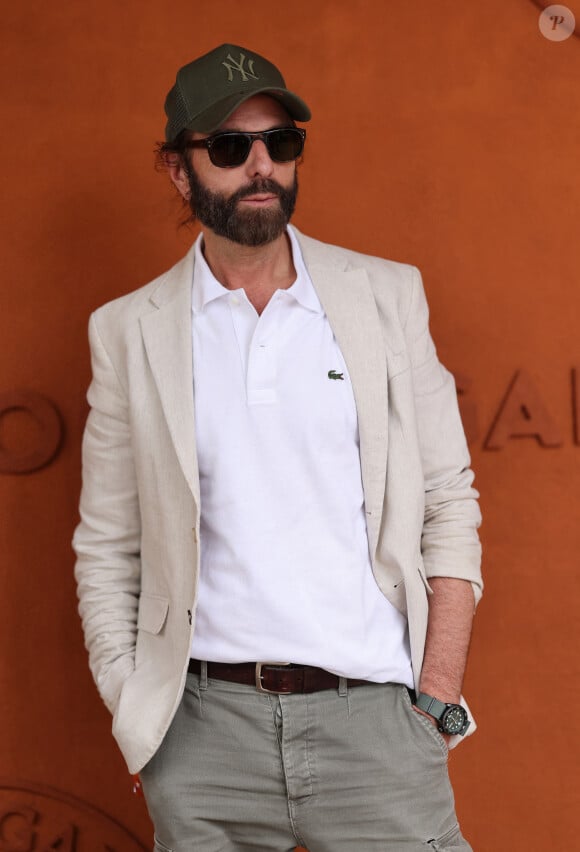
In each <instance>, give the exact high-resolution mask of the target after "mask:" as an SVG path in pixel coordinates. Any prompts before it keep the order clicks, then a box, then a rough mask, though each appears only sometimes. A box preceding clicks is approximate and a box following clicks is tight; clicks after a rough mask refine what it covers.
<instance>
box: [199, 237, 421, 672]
mask: <svg viewBox="0 0 580 852" xmlns="http://www.w3.org/2000/svg"><path fill="white" fill-rule="evenodd" d="M288 234H289V236H290V240H291V244H292V252H293V259H294V267H295V269H296V272H297V277H296V280H295V281H294V283H293V284H292V286H291V287H289V288H288V289H287V290H277V291H276V293H274V295H273V296H272V298H271V300H270V301H269V303H268V304H267V306H266V308H265V309H264V311H263V312H262V314H261V316H258V314H257V312H256V310H255V309H254V307H253V306H252V305H251V303H250V302H249V300H248V298H247V297H246V294H245V291H244V290H243V289H239V290H228V289H226V288H225V287H223V286H222V285H221V284H220V283H219V282H218V281H217V280H216V279H215V278H214V276H213V274H212V273H211V271H210V269H209V267H208V265H207V263H206V261H205V259H204V257H203V253H202V242H201V239H202V238H201V236H200V237H199V238H198V240H197V242H196V246H195V253H196V254H195V272H194V281H193V323H192V325H193V373H194V394H195V415H196V442H197V452H198V459H199V471H200V486H201V537H200V544H201V571H200V580H199V593H198V602H197V615H196V623H195V631H194V636H193V642H192V646H191V656H192V657H195V658H197V659H202V660H212V661H214V662H248V661H255V660H264V661H265V660H277V661H287V662H293V663H302V664H309V665H314V666H320V667H321V668H324V669H327V670H328V671H331V672H334V673H335V674H338V675H343V676H345V677H353V678H364V679H367V680H372V681H377V682H386V681H392V682H398V683H405V684H407V685H408V686H412V685H413V678H412V672H411V661H410V653H409V645H408V636H407V623H406V619H405V618H404V616H403V615H401V613H399V612H398V610H396V609H395V608H394V607H393V606H392V604H391V603H390V602H389V601H388V600H387V599H386V598H385V597H384V595H383V594H382V593H381V591H380V590H379V588H378V586H377V584H376V582H375V579H374V576H373V573H372V569H371V563H370V558H369V550H368V539H367V532H366V519H365V512H364V495H363V488H362V481H361V470H360V457H359V445H358V427H357V414H356V407H355V402H354V396H353V391H352V387H351V383H350V379H349V375H348V370H347V368H346V364H345V362H344V359H343V357H342V354H341V351H340V349H339V347H338V344H337V342H336V340H335V339H334V335H333V333H332V329H331V328H330V325H329V323H328V320H327V318H326V315H325V313H324V311H323V309H322V306H321V304H320V301H319V299H318V297H317V295H316V292H315V290H314V287H313V285H312V282H311V280H310V277H309V275H308V272H307V270H306V267H305V265H304V261H303V259H302V255H301V252H300V248H299V246H298V243H297V241H296V238H295V236H294V234H293V232H292V229H291V228H289V229H288Z"/></svg>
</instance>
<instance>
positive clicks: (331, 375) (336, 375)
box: [328, 370, 344, 382]
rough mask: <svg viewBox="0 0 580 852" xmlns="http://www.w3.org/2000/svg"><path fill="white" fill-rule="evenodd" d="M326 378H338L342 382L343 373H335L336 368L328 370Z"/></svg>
mask: <svg viewBox="0 0 580 852" xmlns="http://www.w3.org/2000/svg"><path fill="white" fill-rule="evenodd" d="M328 378H329V379H335V380H337V379H340V381H341V382H344V375H343V374H342V373H337V372H336V370H329V371H328Z"/></svg>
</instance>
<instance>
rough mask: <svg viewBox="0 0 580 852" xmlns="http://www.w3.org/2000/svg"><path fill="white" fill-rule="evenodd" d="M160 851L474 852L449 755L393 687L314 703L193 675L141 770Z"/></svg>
mask: <svg viewBox="0 0 580 852" xmlns="http://www.w3.org/2000/svg"><path fill="white" fill-rule="evenodd" d="M141 780H142V783H143V789H144V792H145V797H146V800H147V806H148V808H149V812H150V815H151V818H152V820H153V823H154V826H155V847H154V848H155V850H157V852H197V850H199V852H289V850H292V849H294V847H295V846H298V845H300V846H305V847H306V848H307V849H308V850H309V852H384V850H393V852H429V850H448V851H449V852H470V850H471V847H470V846H469V844H468V843H466V841H465V840H464V839H463V837H462V836H461V833H460V830H459V826H458V824H457V818H456V816H455V807H454V801H453V793H452V790H451V786H450V783H449V776H448V773H447V746H446V744H445V742H444V740H443V739H442V737H441V736H440V735H439V733H438V732H437V730H436V729H435V727H434V726H433V725H432V724H431V723H430V722H429V721H428V720H427V719H426V718H424V717H423V716H421V715H419V714H418V713H416V712H415V711H414V710H413V707H412V704H411V699H410V697H409V693H408V691H407V689H406V688H405V687H404V686H400V685H399V684H385V685H382V684H380V685H379V684H369V685H368V686H356V687H353V688H351V689H347V688H346V682H345V681H341V687H340V688H339V689H338V690H336V691H335V690H325V691H323V692H317V693H313V694H311V695H300V694H294V695H280V696H278V695H264V694H261V693H259V692H257V691H256V689H255V688H254V687H252V686H243V685H240V684H235V683H227V682H225V681H220V680H209V681H208V680H207V678H206V677H204V675H203V672H202V675H201V676H198V675H194V674H188V676H187V684H186V689H185V693H184V696H183V700H182V702H181V704H180V707H179V709H178V711H177V714H176V716H175V719H174V720H173V722H172V724H171V727H170V729H169V731H168V732H167V735H166V737H165V739H164V740H163V743H162V744H161V747H160V749H159V750H158V752H157V753H156V754H155V755H154V757H153V758H152V760H151V761H150V762H149V763H148V764H147V766H146V767H145V768H144V769H143V771H142V773H141Z"/></svg>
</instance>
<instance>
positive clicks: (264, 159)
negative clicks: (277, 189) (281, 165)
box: [245, 139, 274, 177]
mask: <svg viewBox="0 0 580 852" xmlns="http://www.w3.org/2000/svg"><path fill="white" fill-rule="evenodd" d="M245 165H246V173H247V174H248V175H250V176H257V175H259V176H260V177H269V176H270V175H271V174H272V171H273V169H274V163H273V162H272V160H271V158H270V155H269V154H268V149H267V148H266V144H265V142H264V141H263V140H262V139H254V141H253V143H252V147H251V148H250V153H249V154H248V159H247V160H246V163H245Z"/></svg>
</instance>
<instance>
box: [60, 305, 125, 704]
mask: <svg viewBox="0 0 580 852" xmlns="http://www.w3.org/2000/svg"><path fill="white" fill-rule="evenodd" d="M97 317H98V313H97V315H95V314H93V316H92V317H91V320H90V324H89V341H90V347H91V363H92V371H93V379H92V382H91V385H90V387H89V391H88V395H87V397H88V401H89V404H90V407H91V409H90V413H89V417H88V420H87V424H86V428H85V433H84V437H83V449H82V468H83V486H82V492H81V500H80V516H81V520H80V523H79V525H78V527H77V529H76V531H75V534H74V538H73V547H74V549H75V551H76V554H77V562H76V566H75V577H76V580H77V584H78V597H79V613H80V615H81V619H82V624H83V629H84V634H85V644H86V647H87V650H88V652H89V664H90V667H91V671H92V673H93V677H94V679H95V682H96V684H97V688H98V689H99V692H100V694H101V697H102V698H103V701H104V702H105V704H106V705H107V707H108V708H109V710H111V712H113V711H114V709H115V707H116V704H117V701H118V697H119V694H120V691H121V688H122V686H123V683H124V682H125V680H126V679H127V678H128V677H129V675H130V674H131V673H132V671H133V669H134V657H135V643H136V634H137V627H136V624H137V610H138V601H139V592H140V585H141V562H140V540H141V526H140V514H139V502H138V495H137V478H136V474H135V467H134V463H133V453H132V449H131V436H130V423H129V406H128V402H127V397H126V393H125V391H124V389H123V387H122V385H121V382H120V380H119V376H118V375H117V372H116V371H115V368H114V366H113V363H112V361H111V358H110V357H109V355H108V353H107V350H106V348H105V346H104V344H103V341H102V338H101V336H100V334H99V329H98V325H97Z"/></svg>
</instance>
